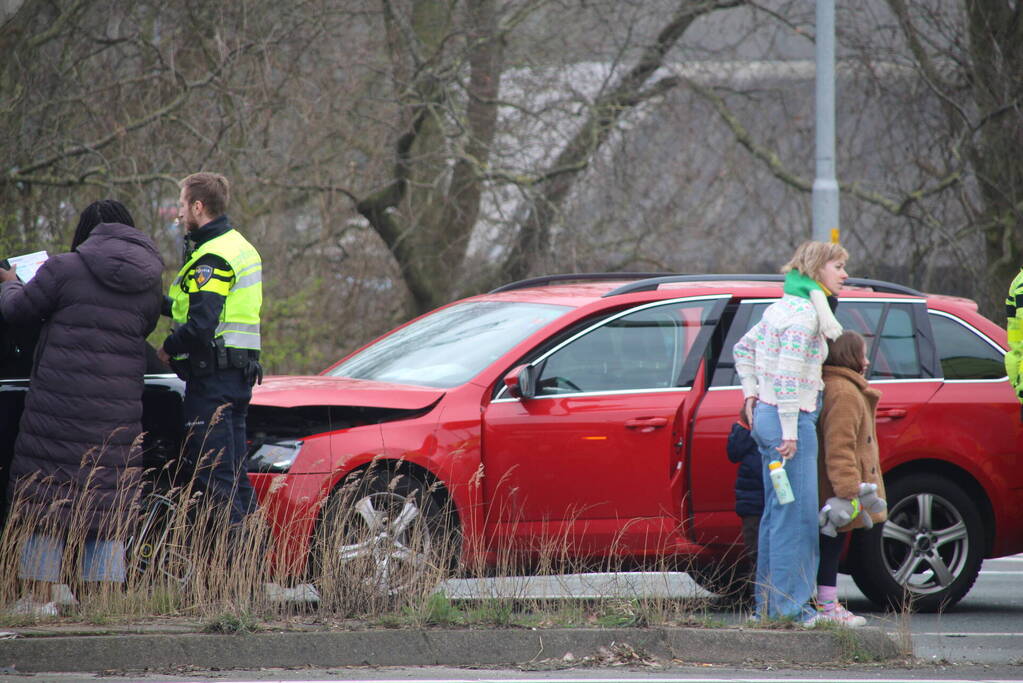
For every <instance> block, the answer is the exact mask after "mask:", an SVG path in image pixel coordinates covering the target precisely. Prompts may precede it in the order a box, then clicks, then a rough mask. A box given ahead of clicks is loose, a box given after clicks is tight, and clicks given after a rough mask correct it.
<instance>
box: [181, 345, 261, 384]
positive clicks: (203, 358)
mask: <svg viewBox="0 0 1023 683" xmlns="http://www.w3.org/2000/svg"><path fill="white" fill-rule="evenodd" d="M171 366H172V367H173V369H174V372H175V373H176V374H177V375H178V377H181V379H184V380H188V379H190V378H193V377H205V376H207V375H212V374H213V372H214V371H216V370H243V371H244V372H245V375H246V377H247V378H249V379H250V383H251V384H254V383H256V382H261V381H262V379H263V368H262V366H261V365H260V364H259V351H256V350H255V349H236V348H234V347H230V346H225V345H224V338H223V337H217V338H216V340H214V342H213V343H212V344H210V345H209V346H208V347H207V348H205V349H201V350H199V351H190V352H189V354H188V358H181V359H176V360H172V361H171Z"/></svg>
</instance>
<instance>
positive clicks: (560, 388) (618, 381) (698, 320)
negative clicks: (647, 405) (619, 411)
mask: <svg viewBox="0 0 1023 683" xmlns="http://www.w3.org/2000/svg"><path fill="white" fill-rule="evenodd" d="M715 303H716V302H715V301H697V302H684V303H673V304H668V305H661V306H655V307H650V308H644V309H642V310H639V311H635V312H632V313H628V314H625V315H622V316H618V317H616V318H614V319H612V320H610V321H608V322H607V323H605V324H603V325H600V326H599V327H596V328H593V329H591V330H589V331H587V332H585V333H584V334H583V335H581V336H580V337H578V338H576V339H574V340H572V341H570V342H569V343H568V344H567V345H565V346H563V347H561V348H560V349H557V350H556V351H554V352H553V353H552V354H551V355H549V356H548V357H547V358H546V359H543V360H542V361H541V362H540V363H538V366H539V370H540V372H539V377H538V381H537V395H540V396H542V395H551V394H565V393H578V392H591V391H594V392H606V391H627V390H637V389H667V388H672V387H676V386H679V382H680V375H681V373H682V368H683V366H684V365H685V362H686V359H687V358H688V357H689V353H690V351H691V350H692V348H693V344H694V342H695V341H696V338H697V336H698V334H699V333H700V331H701V329H702V328H703V326H704V325H705V324H707V323H708V313H709V311H711V310H712V309H713V308H714V306H715ZM701 346H702V344H701Z"/></svg>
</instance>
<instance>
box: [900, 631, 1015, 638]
mask: <svg viewBox="0 0 1023 683" xmlns="http://www.w3.org/2000/svg"><path fill="white" fill-rule="evenodd" d="M913 635H914V636H945V637H946V638H979V637H985V636H998V637H1001V638H1023V633H986V632H984V631H976V632H969V633H958V632H949V631H945V632H943V633H940V632H937V631H929V632H924V633H914V634H913Z"/></svg>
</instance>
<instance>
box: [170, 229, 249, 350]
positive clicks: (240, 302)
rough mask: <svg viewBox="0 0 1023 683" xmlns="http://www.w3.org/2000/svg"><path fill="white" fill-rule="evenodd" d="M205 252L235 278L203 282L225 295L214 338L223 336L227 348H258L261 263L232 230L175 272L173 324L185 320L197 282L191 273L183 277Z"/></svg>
mask: <svg viewBox="0 0 1023 683" xmlns="http://www.w3.org/2000/svg"><path fill="white" fill-rule="evenodd" d="M206 254H215V255H217V256H219V257H220V258H222V259H224V260H225V261H227V263H228V264H229V265H230V266H231V270H232V271H234V277H233V278H231V279H230V280H222V279H220V278H214V279H211V280H209V282H208V283H204V287H203V290H204V291H212V292H214V293H217V294H222V295H223V296H224V297H225V300H224V309H223V310H222V311H221V313H220V322H219V323H218V324H217V329H216V332H215V333H214V335H213V336H214V338H217V337H223V338H224V346H227V347H231V348H236V349H251V350H254V351H258V350H259V348H260V342H259V309H260V307H261V306H262V304H263V263H262V261H261V260H260V258H259V252H257V251H256V249H255V247H253V246H252V245H251V244H249V241H248V240H246V239H245V238H244V237H242V234H241V233H240V232H238V231H237V230H234V229H231V230H228V231H227V232H225V233H224V234H223V235H219V236H218V237H214V238H213V239H211V240H208V241H206V242H203V243H202V244H201V245H199V247H198V248H197V249H196V250H195V251H194V252H192V255H191V257H190V258H189V260H188V262H187V263H185V265H184V266H182V268H181V270H180V271H178V275H177V277H176V278H174V282H173V283H171V286H170V292H169V296H170V298H171V300H172V302H173V303H172V305H171V317H172V318H173V320H174V324H175V326H179V325H183V324H185V323H186V322H187V321H188V295H189V294H190V293H191V291H192V290H194V289H195V288H196V285H195V282H194V277H195V276H194V274H193V277H192V278H188V277H186V276H188V275H189V273H190V271H191V270H192V268H193V266H194V265H195V262H196V261H198V260H199V259H200V258H202V257H203V256H205V255H206ZM218 273H219V274H221V275H223V274H224V273H223V271H216V270H215V271H214V272H213V275H217V274H218Z"/></svg>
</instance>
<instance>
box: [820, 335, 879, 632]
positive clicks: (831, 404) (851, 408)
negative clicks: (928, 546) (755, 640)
mask: <svg viewBox="0 0 1023 683" xmlns="http://www.w3.org/2000/svg"><path fill="white" fill-rule="evenodd" d="M869 365H870V361H869V360H868V359H867V344H866V341H865V340H864V339H863V337H862V336H861V335H860V334H858V333H856V332H853V331H846V332H843V333H842V334H841V335H840V336H839V337H838V338H837V339H835V340H834V341H833V342H829V343H828V357H827V359H826V360H825V361H824V369H823V378H824V404H823V407H822V408H821V417H820V425H819V430H820V444H821V448H820V454H819V458H820V460H819V463H818V468H817V471H818V478H819V481H820V502H821V504H823V503H824V501H826V500H827V499H828V498H831V497H833V496H835V497H838V498H844V499H847V500H850V501H852V500H853V499H855V498H856V497H857V496H858V495H859V491H860V484H861V483H864V482H866V483H868V484H877V487H878V488H877V495H878V496H879V497H881V498H884V497H885V493H884V481H883V480H882V479H881V462H880V458H879V455H878V448H877V428H876V410H877V403H878V401H879V400H880V398H881V392H880V391H878V390H876V389H871V388H870V386H869V385H868V384H867V380H866V378H865V377H864V374H865V373H866V371H867V367H868V366H869ZM865 514H868V513H866V512H863V513H861V514H860V515H859V516H857V517H856V518H854V519H853V520H852V521H851V522H850V523H849V524H847V525H845V526H844V527H841V528H839V529H838V532H839V533H838V535H837V536H835V537H834V538H831V537H829V536H826V535H821V537H820V551H821V552H820V565H819V568H818V571H817V603H818V613H817V621H831V622H835V623H839V624H843V625H845V626H863V625H864V624H865V623H866V619H864V618H863V617H860V616H857V615H855V614H853V613H852V612H850V611H849V610H847V609H846V608H845V607H843V606H842V604H841V603H840V602H839V601H838V587H837V583H838V559H839V556H840V555H841V553H842V548H843V546H844V545H845V539H846V534H847V533H848V532H849V531H850V530H851V529H854V528H859V527H862V526H864V525H865V522H864V520H863V518H862V516H863V515H865ZM871 519H872V520H873V521H874V522H875V523H880V522H884V521H885V520H886V519H887V514H886V513H885V512H878V513H875V514H872V515H871Z"/></svg>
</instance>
